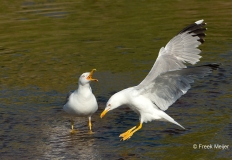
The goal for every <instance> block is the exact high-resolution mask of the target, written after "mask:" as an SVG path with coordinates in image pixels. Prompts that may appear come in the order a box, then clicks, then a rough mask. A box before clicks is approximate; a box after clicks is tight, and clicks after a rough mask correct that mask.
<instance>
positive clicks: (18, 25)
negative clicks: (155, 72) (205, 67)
mask: <svg viewBox="0 0 232 160" xmlns="http://www.w3.org/2000/svg"><path fill="white" fill-rule="evenodd" d="M231 5H232V3H231V2H230V1H228V2H226V1H208V2H206V1H204V2H203V1H202V2H196V1H187V2H183V1H172V2H170V1H168V2H166V1H162V2H147V1H135V2H133V3H132V2H129V1H117V2H111V1H101V2H100V1H88V2H87V1H83V2H82V1H75V0H69V1H66V2H63V1H60V0H35V1H24V0H22V1H6V2H4V3H1V4H0V13H1V14H0V24H1V25H0V42H1V44H0V56H1V58H0V69H1V72H0V84H1V85H0V86H1V88H0V127H1V130H0V159H120V160H123V159H184V158H186V157H187V158H188V159H200V158H201V159H212V157H216V158H226V159H228V158H230V157H232V154H231V152H230V151H231V147H232V141H231V135H232V124H231V114H230V113H231V107H230V105H231V98H232V96H231V95H232V87H231V85H230V82H231V81H232V76H231V75H232V72H231V70H232V67H231V58H230V57H231V55H232V52H231V50H232V39H231V37H232V33H231V31H230V28H231V27H230V26H231V25H232V24H231V23H232V20H231V18H230V17H231V16H230V14H231V13H232V12H231V11H230V10H231V7H230V6H231ZM202 18H204V19H205V21H206V22H207V23H208V25H207V28H208V31H207V35H208V36H207V37H206V42H205V44H204V45H202V46H201V49H202V50H203V52H202V56H203V58H202V59H201V62H199V64H206V63H212V62H218V63H221V64H222V66H221V68H220V69H219V70H218V71H215V72H214V73H213V74H211V75H210V76H207V77H205V78H203V79H199V80H197V81H196V82H195V83H194V84H193V85H192V89H191V90H189V92H188V93H187V94H186V95H184V96H183V97H182V98H181V99H179V100H178V101H177V102H176V103H175V104H173V105H172V106H171V107H170V108H169V109H168V110H167V113H168V114H169V115H170V116H171V117H173V118H174V119H175V120H176V121H177V122H178V123H180V124H181V125H183V126H184V127H185V128H186V130H182V129H180V128H179V127H178V126H176V125H173V124H171V123H166V122H158V121H155V122H150V123H147V124H144V126H143V128H142V130H140V131H138V132H137V133H136V134H135V135H134V136H133V137H132V138H131V139H130V140H129V141H126V142H121V141H120V138H119V137H118V136H119V135H120V133H122V132H125V131H126V130H128V129H129V128H131V127H133V126H134V125H136V124H137V123H138V116H137V115H136V114H135V113H134V112H132V111H131V110H130V109H128V108H127V107H126V106H122V107H121V108H119V109H117V110H114V111H112V112H110V113H108V114H107V115H106V116H105V117H104V118H103V119H100V117H99V115H100V113H101V111H102V110H103V109H104V107H105V103H106V101H107V100H108V98H109V97H110V95H112V94H113V93H115V92H117V91H119V90H121V89H123V88H126V87H129V86H134V85H137V84H138V83H139V82H141V81H142V79H143V78H144V77H145V76H146V74H147V73H148V72H149V70H150V68H151V67H152V65H153V63H154V61H155V59H156V57H157V53H158V51H159V49H160V48H161V47H162V46H164V45H165V44H166V43H167V41H168V40H169V39H171V38H172V37H173V36H174V34H175V33H178V31H179V30H180V29H182V28H183V27H184V25H187V24H189V23H191V22H193V21H196V20H198V19H202ZM92 68H97V70H98V71H97V72H96V74H95V76H96V78H97V79H99V83H92V88H93V91H94V93H95V95H96V97H97V100H98V103H99V110H98V111H97V113H95V114H94V115H93V117H92V120H93V131H94V134H89V133H88V127H87V118H76V119H75V128H76V129H78V132H77V133H76V134H73V135H71V134H70V133H69V132H70V122H69V120H70V118H69V116H68V115H67V114H66V113H65V112H64V111H63V110H62V106H63V104H64V101H65V97H66V94H67V93H68V92H69V91H70V90H75V89H76V87H77V80H78V77H79V75H80V74H81V73H83V72H86V71H89V70H91V69H92ZM193 144H206V145H207V144H225V145H230V147H229V150H200V149H193Z"/></svg>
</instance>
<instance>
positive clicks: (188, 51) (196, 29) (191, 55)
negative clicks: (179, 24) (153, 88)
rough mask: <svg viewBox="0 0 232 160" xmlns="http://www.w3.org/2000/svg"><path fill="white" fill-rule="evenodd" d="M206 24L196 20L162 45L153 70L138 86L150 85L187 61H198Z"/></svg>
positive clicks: (192, 62)
mask: <svg viewBox="0 0 232 160" xmlns="http://www.w3.org/2000/svg"><path fill="white" fill-rule="evenodd" d="M205 25H206V23H204V20H199V21H196V22H195V23H193V24H191V25H189V26H187V27H186V28H184V29H183V30H181V31H180V32H179V33H178V34H177V35H176V36H175V37H174V38H172V39H171V40H170V41H169V42H168V44H167V45H166V46H165V47H162V48H161V49H160V51H159V55H158V58H157V59H156V62H155V64H154V65H153V67H152V69H151V71H150V72H149V73H148V75H147V76H146V77H145V79H144V80H143V81H142V82H141V83H140V84H139V85H138V86H137V88H143V87H144V86H146V85H149V84H150V83H151V82H152V81H153V80H154V79H155V78H156V77H157V76H159V75H160V74H162V73H165V72H168V71H172V70H178V69H182V68H186V65H185V64H184V63H186V62H188V63H190V64H195V63H196V62H198V61H199V59H200V58H201V56H200V55H199V54H200V52H201V51H200V50H199V49H198V48H197V47H198V46H199V45H200V44H202V43H203V42H204V39H203V38H204V37H205V33H204V32H205V31H206V28H205Z"/></svg>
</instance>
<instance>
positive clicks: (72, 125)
mask: <svg viewBox="0 0 232 160" xmlns="http://www.w3.org/2000/svg"><path fill="white" fill-rule="evenodd" d="M71 128H72V130H71V133H75V130H74V121H73V120H72V119H71Z"/></svg>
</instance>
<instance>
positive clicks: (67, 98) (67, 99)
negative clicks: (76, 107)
mask: <svg viewBox="0 0 232 160" xmlns="http://www.w3.org/2000/svg"><path fill="white" fill-rule="evenodd" d="M72 93H73V92H72V91H70V92H69V93H68V94H67V96H66V99H65V103H64V104H66V103H67V102H68V101H69V97H70V95H71V94H72Z"/></svg>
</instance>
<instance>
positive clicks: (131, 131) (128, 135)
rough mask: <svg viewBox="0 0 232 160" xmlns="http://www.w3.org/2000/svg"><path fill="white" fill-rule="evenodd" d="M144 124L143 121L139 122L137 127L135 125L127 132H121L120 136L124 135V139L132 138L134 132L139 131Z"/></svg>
mask: <svg viewBox="0 0 232 160" xmlns="http://www.w3.org/2000/svg"><path fill="white" fill-rule="evenodd" d="M142 125H143V124H142V123H139V125H138V127H137V128H135V127H133V128H131V129H130V130H128V131H127V132H125V133H123V134H121V135H122V136H121V135H120V136H119V137H122V139H121V140H123V141H125V140H128V139H130V138H131V136H133V134H134V133H135V132H137V131H138V130H140V129H141V128H142Z"/></svg>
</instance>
